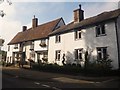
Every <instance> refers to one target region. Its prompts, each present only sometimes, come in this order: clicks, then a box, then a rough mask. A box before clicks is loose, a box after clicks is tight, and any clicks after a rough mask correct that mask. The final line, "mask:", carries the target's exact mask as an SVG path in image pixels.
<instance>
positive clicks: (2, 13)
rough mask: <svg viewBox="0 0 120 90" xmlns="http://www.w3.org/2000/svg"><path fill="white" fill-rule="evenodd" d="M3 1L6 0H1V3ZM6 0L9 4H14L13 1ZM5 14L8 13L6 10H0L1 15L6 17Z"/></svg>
mask: <svg viewBox="0 0 120 90" xmlns="http://www.w3.org/2000/svg"><path fill="white" fill-rule="evenodd" d="M3 2H4V0H0V4H1V3H3ZM6 2H7V3H8V4H9V5H11V4H12V2H11V1H10V0H6ZM5 15H6V14H5V12H4V11H3V10H0V16H1V17H4V16H5Z"/></svg>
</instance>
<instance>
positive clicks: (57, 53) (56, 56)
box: [55, 50, 61, 61]
mask: <svg viewBox="0 0 120 90" xmlns="http://www.w3.org/2000/svg"><path fill="white" fill-rule="evenodd" d="M60 52H61V51H60V50H56V51H55V60H58V61H59V60H60Z"/></svg>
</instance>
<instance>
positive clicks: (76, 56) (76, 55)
mask: <svg viewBox="0 0 120 90" xmlns="http://www.w3.org/2000/svg"><path fill="white" fill-rule="evenodd" d="M75 59H78V50H75Z"/></svg>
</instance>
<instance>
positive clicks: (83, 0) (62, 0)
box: [12, 0, 119, 2]
mask: <svg viewBox="0 0 120 90" xmlns="http://www.w3.org/2000/svg"><path fill="white" fill-rule="evenodd" d="M12 1H13V2H118V1H119V0H44V1H43V0H12Z"/></svg>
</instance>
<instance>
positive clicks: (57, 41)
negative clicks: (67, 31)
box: [55, 35, 61, 43]
mask: <svg viewBox="0 0 120 90" xmlns="http://www.w3.org/2000/svg"><path fill="white" fill-rule="evenodd" d="M60 42H61V36H60V35H56V36H55V43H60Z"/></svg>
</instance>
